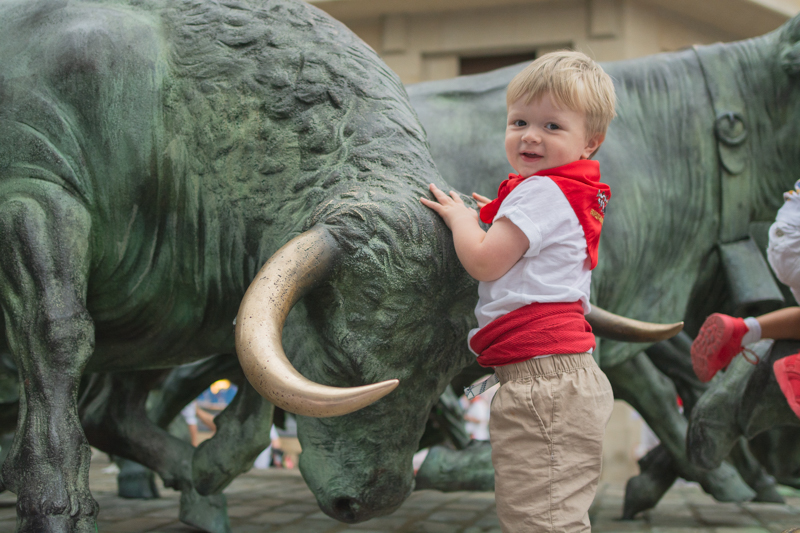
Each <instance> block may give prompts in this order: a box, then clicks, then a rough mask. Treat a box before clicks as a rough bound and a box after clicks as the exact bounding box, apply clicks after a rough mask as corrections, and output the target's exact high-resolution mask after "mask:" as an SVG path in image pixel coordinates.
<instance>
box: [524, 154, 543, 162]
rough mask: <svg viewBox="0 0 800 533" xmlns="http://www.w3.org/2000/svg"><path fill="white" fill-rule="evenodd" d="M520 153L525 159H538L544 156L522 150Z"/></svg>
mask: <svg viewBox="0 0 800 533" xmlns="http://www.w3.org/2000/svg"><path fill="white" fill-rule="evenodd" d="M519 155H520V156H521V157H522V160H523V161H538V160H539V159H541V158H542V156H540V155H539V154H534V153H531V152H522V153H521V154H519Z"/></svg>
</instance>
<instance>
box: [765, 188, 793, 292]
mask: <svg viewBox="0 0 800 533" xmlns="http://www.w3.org/2000/svg"><path fill="white" fill-rule="evenodd" d="M795 186H796V187H800V181H798V182H797V184H795ZM783 198H784V200H785V202H784V204H783V206H782V207H781V208H780V209H779V210H778V216H777V217H776V218H775V223H774V224H773V225H772V226H771V227H770V228H769V247H767V259H768V260H769V264H770V266H771V267H772V270H773V271H774V272H775V276H776V277H777V278H778V279H779V280H780V281H781V282H782V283H784V284H786V285H788V286H789V288H790V289H791V290H792V294H793V295H794V298H795V300H797V301H798V302H800V190H797V189H795V190H794V191H789V192H787V193H785V194H784V195H783Z"/></svg>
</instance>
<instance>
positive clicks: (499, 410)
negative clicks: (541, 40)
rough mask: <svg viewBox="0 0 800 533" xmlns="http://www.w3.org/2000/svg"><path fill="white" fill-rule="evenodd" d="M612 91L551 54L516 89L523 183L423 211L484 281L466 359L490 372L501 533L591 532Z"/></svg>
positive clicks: (595, 68) (567, 57)
mask: <svg viewBox="0 0 800 533" xmlns="http://www.w3.org/2000/svg"><path fill="white" fill-rule="evenodd" d="M614 105H615V95H614V86H613V83H612V82H611V79H610V78H609V76H608V75H607V74H606V73H605V72H603V70H602V69H601V68H600V66H599V65H597V64H596V63H595V62H594V61H592V60H591V59H589V58H588V57H586V56H585V55H583V54H581V53H578V52H554V53H552V54H547V55H544V56H542V57H541V58H539V59H537V60H536V61H534V62H533V63H532V64H531V65H529V66H528V67H527V68H525V70H523V71H522V72H521V73H520V74H518V75H517V76H516V77H515V78H514V79H513V80H512V81H511V83H510V84H509V86H508V93H507V106H508V120H507V124H506V140H505V148H506V156H507V158H508V162H509V163H510V164H511V166H512V167H513V168H514V170H516V171H517V173H518V174H517V175H513V174H512V175H510V176H509V179H508V180H506V181H504V182H503V183H502V184H501V185H500V189H499V191H498V198H497V199H496V200H493V201H490V200H489V199H488V198H485V197H483V196H480V195H478V194H473V197H474V198H475V199H476V200H477V202H478V205H479V206H480V208H481V209H480V219H481V220H483V221H484V222H485V223H487V224H488V223H491V224H492V226H491V227H490V228H489V230H488V231H483V229H482V228H481V227H480V225H479V222H478V213H476V212H475V211H474V210H473V209H470V208H468V207H467V206H466V205H465V204H464V203H463V202H462V201H461V199H460V197H459V196H458V195H457V194H456V193H455V192H451V193H450V195H449V196H448V195H446V194H444V193H443V192H442V191H441V190H439V189H438V188H437V187H436V186H435V185H433V184H431V186H430V190H431V192H432V193H433V195H434V197H435V198H436V200H437V201H431V200H428V199H425V198H423V199H421V201H422V203H423V204H424V205H426V206H428V207H430V208H431V209H433V210H434V211H436V213H438V214H439V215H440V216H441V217H442V218H443V219H444V221H445V223H446V224H447V226H448V227H449V228H450V229H451V231H452V232H453V242H454V244H455V249H456V253H457V254H458V258H459V260H460V261H461V263H462V264H463V266H464V268H465V269H466V270H467V272H468V273H469V274H470V275H471V276H473V277H474V278H476V279H477V280H478V281H480V283H479V285H478V295H479V301H478V305H477V307H476V308H475V315H476V317H477V319H478V328H477V329H474V330H472V331H471V332H470V334H469V346H470V349H471V350H472V351H473V352H475V353H476V354H477V355H478V362H479V363H480V364H481V365H483V366H487V367H488V366H491V367H495V373H496V375H497V377H498V378H499V380H500V383H501V387H500V389H499V391H498V392H497V394H496V395H495V397H494V400H493V401H492V406H491V417H490V439H491V442H492V462H493V464H494V468H495V498H496V502H497V514H498V518H499V519H500V523H501V526H502V528H503V531H506V532H512V533H521V532H535V533H543V532H563V533H575V532H578V531H590V530H591V528H590V524H589V514H588V511H589V506H590V505H591V503H592V500H593V499H594V495H595V492H596V490H597V482H598V478H599V475H600V464H601V456H602V441H603V434H604V431H605V426H606V423H607V422H608V419H609V417H610V415H611V409H612V406H613V401H614V399H613V394H612V392H611V386H610V384H609V382H608V379H607V378H606V377H605V375H604V374H603V373H602V372H601V371H600V369H599V368H598V367H597V365H596V364H595V362H594V359H593V358H592V355H591V351H592V350H593V349H594V347H595V342H594V336H593V335H592V332H591V331H592V330H591V327H589V325H588V323H587V322H586V320H585V319H584V314H585V313H588V312H589V310H590V306H589V288H590V283H591V275H592V274H591V270H592V269H593V268H594V267H595V265H596V264H597V245H598V242H599V239H600V230H601V229H602V224H603V217H604V215H605V207H606V204H607V202H608V199H609V198H610V196H611V193H610V190H609V187H608V186H607V185H605V184H603V183H600V172H599V165H598V163H597V161H592V160H589V157H591V156H592V155H593V154H594V153H595V152H596V151H597V149H598V148H599V147H600V145H601V144H602V142H603V140H604V139H605V133H606V129H607V128H608V125H609V123H610V122H611V119H612V118H613V117H614Z"/></svg>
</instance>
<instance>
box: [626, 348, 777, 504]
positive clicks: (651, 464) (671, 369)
mask: <svg viewBox="0 0 800 533" xmlns="http://www.w3.org/2000/svg"><path fill="white" fill-rule="evenodd" d="M691 347H692V338H691V337H689V335H687V334H686V333H685V332H681V333H679V334H678V335H676V336H675V337H673V338H671V339H669V340H666V341H662V342H659V343H656V344H654V345H653V346H650V347H649V348H648V349H647V350H646V351H645V352H646V353H647V356H648V357H649V358H650V361H651V362H652V363H653V364H654V365H655V367H656V368H657V369H658V370H659V371H660V372H662V373H663V374H664V375H665V376H667V377H668V378H669V379H670V380H672V383H673V384H674V385H675V389H676V390H677V392H678V395H679V396H680V397H681V399H682V400H683V414H684V417H686V418H688V419H691V417H692V411H693V409H694V406H695V405H697V402H698V401H699V400H700V398H701V396H702V395H703V394H704V393H705V392H706V391H707V390H708V387H709V385H708V384H707V383H702V382H701V381H700V380H699V379H698V378H697V376H696V375H695V373H694V369H693V368H692V356H691ZM690 459H691V457H690ZM728 460H729V461H730V462H731V463H732V464H733V465H734V466H735V467H736V470H738V471H739V474H741V476H742V479H744V481H745V482H746V483H747V484H748V485H749V486H750V488H752V489H753V490H755V491H756V497H755V498H754V499H753V501H758V502H773V503H783V502H784V500H783V497H782V496H781V495H780V494H779V493H778V490H777V488H776V486H775V480H774V478H772V477H771V476H770V475H769V474H767V472H766V471H765V470H764V468H763V467H762V466H761V465H760V464H759V463H758V460H757V459H756V458H755V457H754V456H753V454H752V453H751V452H750V450H749V449H748V446H747V442H746V441H745V440H744V439H740V441H739V442H738V443H737V444H736V446H734V447H733V449H732V450H731V453H730V455H729V457H728ZM658 465H660V460H651V461H644V462H642V461H640V466H641V468H642V474H645V470H646V469H647V468H652V469H654V472H651V473H648V475H647V476H645V479H647V480H649V479H652V478H653V475H655V472H656V471H662V472H669V471H670V468H669V467H667V466H666V465H663V468H662V466H658ZM667 477H669V475H667ZM665 481H666V480H665ZM657 485H659V486H662V487H663V486H664V485H665V483H664V482H661V483H658V484H657ZM632 488H633V487H632ZM638 488H639V489H642V487H638ZM668 488H669V486H667V487H666V489H664V491H665V492H666V490H667V489H668ZM629 492H630V494H631V497H632V498H637V497H639V496H637V495H643V494H645V493H647V492H648V491H645V490H635V489H634V490H632V491H629ZM649 493H650V494H654V492H653V490H652V487H651V489H650V490H649ZM659 499H660V496H659ZM656 502H658V499H657V500H656ZM643 503H644V502H643ZM654 505H655V503H653V505H648V506H647V507H645V508H646V509H649V508H650V507H652V506H654Z"/></svg>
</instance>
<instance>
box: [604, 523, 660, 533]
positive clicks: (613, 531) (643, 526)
mask: <svg viewBox="0 0 800 533" xmlns="http://www.w3.org/2000/svg"><path fill="white" fill-rule="evenodd" d="M592 531H593V532H594V533H623V532H626V533H627V532H631V531H650V526H649V525H648V524H647V522H644V521H642V520H610V521H604V522H598V523H595V522H592Z"/></svg>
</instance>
